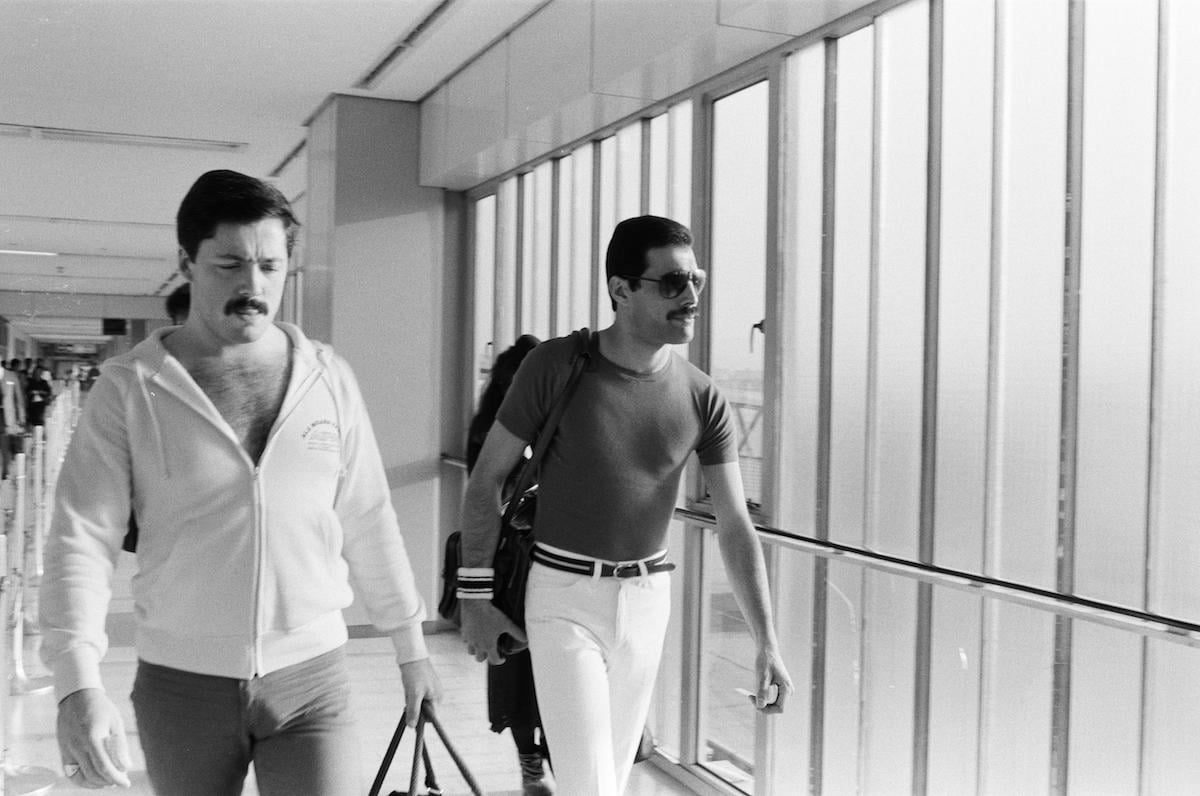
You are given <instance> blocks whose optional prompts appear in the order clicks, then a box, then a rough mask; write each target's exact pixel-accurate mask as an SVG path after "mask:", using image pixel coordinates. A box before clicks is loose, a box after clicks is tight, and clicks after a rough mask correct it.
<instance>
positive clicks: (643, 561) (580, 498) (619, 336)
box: [459, 216, 792, 796]
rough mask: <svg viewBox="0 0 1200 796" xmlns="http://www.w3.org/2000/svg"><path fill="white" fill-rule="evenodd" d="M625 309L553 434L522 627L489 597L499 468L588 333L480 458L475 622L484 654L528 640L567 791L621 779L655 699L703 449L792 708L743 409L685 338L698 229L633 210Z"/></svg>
mask: <svg viewBox="0 0 1200 796" xmlns="http://www.w3.org/2000/svg"><path fill="white" fill-rule="evenodd" d="M605 272H606V275H607V277H608V293H609V297H610V299H611V301H612V305H613V309H614V310H615V312H616V317H615V319H614V321H613V324H612V325H611V326H609V327H608V328H607V329H604V330H602V331H601V332H599V333H598V334H596V335H593V337H592V342H591V346H590V351H589V362H588V365H587V368H586V370H585V371H584V373H583V376H582V378H581V379H580V381H579V384H578V386H577V387H576V389H575V392H574V393H573V394H572V395H571V397H570V401H569V403H568V404H567V409H566V412H565V413H564V414H563V417H562V419H561V420H560V421H559V426H558V431H557V433H556V434H555V436H554V438H553V441H552V442H551V445H550V448H549V449H548V451H547V453H546V455H545V459H544V460H543V464H542V466H541V473H540V479H539V489H538V494H539V497H538V507H537V517H536V518H535V520H534V536H535V537H536V539H537V544H536V546H535V548H534V556H533V558H534V564H533V568H532V570H531V571H530V575H529V584H528V591H527V594H526V600H525V622H526V630H525V632H524V633H523V632H522V631H521V630H520V629H519V628H518V627H517V626H516V625H514V624H513V623H512V622H511V621H509V620H508V618H507V617H505V616H504V615H503V614H502V613H501V612H500V611H499V610H498V609H497V608H496V607H495V606H493V605H492V604H491V602H490V599H489V598H490V596H491V595H490V594H489V593H488V592H487V588H486V587H487V586H488V585H491V584H490V583H489V581H488V579H489V575H490V573H491V570H490V569H489V567H490V565H491V560H492V554H493V551H494V550H495V548H496V540H497V522H496V515H497V506H498V502H499V494H500V487H501V484H502V483H503V482H504V478H505V476H506V474H507V473H508V472H509V471H510V470H511V469H512V467H513V465H514V464H515V463H516V462H517V460H518V459H519V458H520V456H521V453H522V451H523V450H524V449H525V446H526V445H527V444H529V442H530V441H531V440H532V439H533V437H534V436H535V435H536V433H537V431H538V429H539V428H541V426H542V423H543V422H544V421H545V418H546V415H547V414H548V412H549V409H550V406H551V404H552V402H553V401H554V398H555V396H556V395H557V394H558V391H559V390H560V389H561V387H562V385H563V384H564V382H565V381H566V379H567V376H568V373H569V371H570V360H571V354H572V349H573V346H574V343H573V341H572V340H571V339H570V338H559V339H557V340H551V341H548V342H546V343H543V344H542V345H540V346H538V347H537V348H535V349H534V350H533V351H532V352H530V353H529V355H528V356H527V357H526V358H525V360H524V362H523V363H522V365H521V368H520V370H518V371H517V375H516V378H515V379H514V381H513V385H512V387H511V388H510V390H509V392H508V395H507V396H506V397H505V399H504V402H503V403H502V404H501V407H500V411H499V413H498V415H497V422H496V423H495V424H494V425H493V426H492V430H491V432H490V433H489V434H488V437H487V440H486V442H485V443H484V446H483V450H482V451H481V452H480V454H479V459H478V460H477V462H476V464H475V469H474V471H473V473H472V475H471V480H470V482H469V485H468V487H467V494H466V499H465V508H464V512H463V521H462V526H463V534H462V539H463V554H462V558H463V564H464V570H465V571H463V570H460V580H464V581H467V582H469V583H470V584H471V586H472V587H471V588H470V589H464V590H462V591H460V592H459V597H460V598H462V599H461V603H460V604H461V606H462V632H463V637H464V639H465V641H466V642H467V648H468V651H469V652H470V653H471V654H472V655H474V656H475V657H476V659H477V660H481V661H482V660H487V661H489V662H490V663H498V662H500V661H501V660H502V659H503V653H502V652H501V651H500V649H499V645H498V640H499V639H500V637H501V636H503V635H505V634H507V635H509V636H511V637H512V638H514V639H516V641H517V642H518V643H520V644H524V643H526V642H527V643H528V645H529V649H530V652H531V654H532V658H533V671H534V681H535V683H536V686H537V693H538V704H539V708H540V710H541V715H542V723H543V727H544V729H545V732H546V740H547V742H548V743H549V746H550V749H551V750H552V751H553V766H554V777H555V780H556V781H557V784H558V789H559V792H561V793H565V794H571V796H613V795H614V794H618V793H621V792H622V791H623V790H624V788H625V785H626V782H627V780H628V777H629V773H630V769H631V767H632V765H633V759H634V753H635V752H636V750H637V747H638V742H639V740H640V737H641V731H642V727H643V725H644V724H645V721H646V716H647V714H648V712H649V706H650V697H651V692H652V690H653V685H654V679H655V676H656V674H657V670H658V663H659V658H660V657H661V653H662V646H663V639H664V636H665V633H666V627H667V619H668V614H669V611H670V581H669V575H668V574H667V573H668V571H669V570H670V569H673V568H674V567H673V565H671V564H670V563H669V562H668V561H667V552H666V550H665V546H666V538H667V530H668V526H669V524H670V522H671V518H672V514H673V509H674V506H675V499H676V495H677V494H678V490H679V482H680V478H681V477H682V475H683V472H684V469H685V466H686V464H687V461H688V459H689V458H690V455H691V453H692V451H695V452H696V454H697V456H698V458H699V461H700V465H701V470H702V472H703V474H704V478H705V481H706V482H707V485H708V491H709V493H710V494H711V496H712V500H713V506H714V508H715V511H716V515H717V533H718V537H719V539H720V546H721V555H722V558H723V560H724V563H725V567H726V569H727V570H728V572H729V574H730V580H731V581H732V585H733V590H734V594H735V596H736V598H737V601H738V604H739V606H740V607H741V610H742V613H743V614H744V615H745V617H746V619H747V622H748V623H749V625H750V630H751V632H752V633H753V635H754V639H755V642H756V644H757V647H758V655H757V664H756V665H757V672H756V677H755V682H754V683H752V685H753V686H754V688H755V690H756V692H757V693H756V694H755V696H754V699H755V706H756V707H757V708H758V709H760V710H763V711H766V712H770V713H774V712H779V711H781V710H782V709H783V705H784V702H785V700H786V698H787V695H788V694H789V693H790V692H791V691H792V683H791V680H790V678H789V677H788V673H787V671H786V669H785V667H784V665H783V661H782V658H781V656H780V652H779V643H778V640H777V638H776V635H775V629H774V626H773V625H774V623H773V619H772V615H771V609H770V602H769V597H768V591H767V577H766V568H765V566H764V564H763V556H762V548H761V546H760V545H759V542H758V538H757V536H756V535H755V531H754V527H753V525H752V524H751V521H750V516H749V513H748V512H747V509H746V501H745V496H744V493H743V488H742V481H741V474H740V471H739V468H738V460H737V439H736V432H735V429H734V425H733V419H732V414H731V411H730V407H729V404H728V402H727V401H726V400H725V398H724V397H723V396H722V395H721V393H720V391H719V390H718V389H717V388H716V386H715V385H714V384H713V382H712V379H710V378H709V376H708V375H707V374H705V373H704V372H703V371H701V370H699V369H698V368H696V367H695V366H693V365H692V364H691V363H689V362H688V361H687V360H685V359H684V358H683V357H681V356H679V355H678V354H676V353H675V352H673V351H672V350H671V348H670V346H672V345H677V344H681V343H687V342H689V341H690V340H691V339H692V337H693V335H694V333H695V322H696V312H697V307H698V304H699V300H700V292H701V291H702V290H703V289H704V284H705V273H704V272H703V271H702V270H700V269H699V268H698V267H697V266H696V257H695V254H694V253H693V251H692V237H691V233H690V232H689V231H688V229H687V228H686V227H684V226H683V225H682V224H679V223H677V222H675V221H672V220H670V219H666V218H661V217H658V216H641V217H638V218H631V219H627V220H625V221H622V222H621V223H620V224H618V225H617V227H616V229H615V230H614V232H613V236H612V240H611V241H610V243H609V246H608V252H607V255H606V258H605Z"/></svg>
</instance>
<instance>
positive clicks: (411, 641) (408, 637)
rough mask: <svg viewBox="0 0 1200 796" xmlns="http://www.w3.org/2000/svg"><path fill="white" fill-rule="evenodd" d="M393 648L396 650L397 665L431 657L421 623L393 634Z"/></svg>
mask: <svg viewBox="0 0 1200 796" xmlns="http://www.w3.org/2000/svg"><path fill="white" fill-rule="evenodd" d="M391 637H392V646H394V647H395V648H396V663H398V664H401V663H411V662H413V661H419V660H422V659H424V658H428V657H429V650H428V649H426V647H425V632H424V631H423V630H422V629H421V623H420V622H417V623H416V624H414V625H411V626H409V627H402V628H400V629H399V630H395V631H393V632H392V634H391Z"/></svg>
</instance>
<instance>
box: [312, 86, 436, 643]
mask: <svg viewBox="0 0 1200 796" xmlns="http://www.w3.org/2000/svg"><path fill="white" fill-rule="evenodd" d="M419 140H420V107H419V105H417V104H415V103H408V102H397V101H390V100H378V99H371V98H363V97H353V96H341V95H334V96H332V97H330V98H329V100H328V101H327V102H326V103H325V104H324V105H323V106H322V107H321V109H320V110H319V111H318V112H317V113H316V114H315V115H314V116H313V118H312V120H311V121H310V123H309V138H308V168H309V178H308V190H307V193H306V195H305V201H306V206H307V219H306V220H305V228H304V229H305V248H304V262H303V265H302V269H303V277H302V283H301V284H302V291H303V297H302V301H301V318H300V321H301V324H302V326H303V327H304V330H305V332H306V333H307V334H308V335H309V336H311V337H313V338H315V339H318V340H323V341H325V342H329V343H331V344H332V345H333V347H334V350H335V351H337V352H338V353H339V354H341V355H342V356H343V357H345V358H346V359H347V360H348V361H349V362H350V364H351V366H352V367H353V368H354V371H355V374H356V375H357V377H358V381H359V384H360V386H361V388H362V393H363V396H364V398H365V400H366V403H367V408H368V410H369V411H370V413H371V419H372V422H373V424H374V426H375V435H376V437H377V439H378V440H379V446H380V450H381V452H382V454H383V460H384V466H385V467H386V468H387V473H388V481H389V484H390V485H391V488H392V501H393V503H394V504H395V507H396V511H397V513H398V514H399V516H400V522H401V528H402V531H403V533H404V539H405V543H406V545H407V547H408V551H409V555H410V556H411V558H412V563H413V569H414V572H415V574H416V577H417V583H418V587H419V588H420V590H421V594H422V596H423V597H424V598H425V601H426V604H427V606H428V608H429V614H430V616H429V618H430V619H431V620H433V619H436V606H437V594H438V590H439V589H440V584H441V581H440V559H441V550H440V547H441V543H440V541H439V538H440V534H439V520H440V518H441V515H442V513H443V512H442V509H441V506H440V498H439V494H440V485H439V481H440V468H439V456H440V453H441V446H442V440H441V435H442V418H443V415H444V413H443V396H442V393H443V382H442V369H441V364H442V361H443V350H444V348H445V347H446V345H447V341H446V340H445V339H444V331H443V317H442V316H443V311H442V309H443V302H444V300H445V289H444V285H443V281H444V273H445V272H447V271H451V272H457V271H458V267H459V266H458V263H457V259H458V253H457V252H456V251H455V250H454V249H453V248H452V247H448V246H447V245H446V241H447V226H449V227H450V232H451V235H450V237H454V238H456V237H457V236H456V235H455V234H454V231H455V230H456V229H457V223H458V222H457V221H456V220H454V219H453V216H454V215H456V212H451V213H450V216H451V219H450V220H448V212H447V207H451V208H454V207H458V206H459V205H460V203H459V202H458V201H451V202H450V203H449V204H448V203H447V198H446V195H445V192H444V191H443V190H442V189H440V188H423V187H421V186H420V185H419V183H418V179H419V178H418V175H419V164H418V142H419ZM451 259H453V260H455V261H454V262H449V263H448V260H451ZM450 348H451V349H452V348H453V344H451V345H450ZM348 620H349V621H350V622H351V623H361V622H365V621H366V619H365V615H364V614H363V613H362V612H361V611H356V610H355V609H352V610H351V612H350V614H349V616H348Z"/></svg>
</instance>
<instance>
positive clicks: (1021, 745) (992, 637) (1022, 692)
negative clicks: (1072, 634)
mask: <svg viewBox="0 0 1200 796" xmlns="http://www.w3.org/2000/svg"><path fill="white" fill-rule="evenodd" d="M984 634H985V636H984V639H985V640H984V661H983V667H984V669H983V671H984V691H983V703H982V712H983V716H982V723H983V729H982V732H983V736H982V743H981V748H980V755H981V758H980V778H979V779H980V785H981V791H982V792H983V793H994V794H1009V793H1022V794H1024V793H1030V794H1033V793H1045V792H1046V791H1047V790H1048V788H1049V781H1050V773H1049V772H1050V707H1051V704H1052V702H1051V677H1052V673H1053V671H1054V665H1053V664H1054V615H1053V614H1050V613H1046V612H1041V611H1036V610H1033V609H1030V608H1025V607H1022V606H1014V605H1009V604H1008V603H1001V602H993V603H991V604H990V605H988V606H987V611H986V618H985V620H984Z"/></svg>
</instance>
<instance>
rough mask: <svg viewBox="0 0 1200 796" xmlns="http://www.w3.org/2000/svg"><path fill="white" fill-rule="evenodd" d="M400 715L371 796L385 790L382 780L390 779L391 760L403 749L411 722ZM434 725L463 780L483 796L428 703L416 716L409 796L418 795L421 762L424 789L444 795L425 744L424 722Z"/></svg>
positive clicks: (376, 776) (474, 795) (474, 792)
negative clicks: (397, 751) (406, 731)
mask: <svg viewBox="0 0 1200 796" xmlns="http://www.w3.org/2000/svg"><path fill="white" fill-rule="evenodd" d="M404 719H405V717H404V716H401V717H400V721H399V723H398V724H397V725H396V732H395V733H393V734H392V740H391V743H389V744H388V748H387V752H386V753H384V755H383V762H382V763H380V765H379V771H378V772H376V774H375V781H374V782H372V783H371V790H370V792H369V796H379V791H380V790H381V789H382V788H383V780H384V779H385V778H386V777H387V772H388V769H389V768H391V766H392V760H393V759H394V758H395V757H396V750H397V749H398V748H399V747H400V739H401V738H402V737H403V736H404V730H405V728H406V727H408V723H407V722H406V721H405V720H404ZM426 722H428V723H430V724H432V725H433V729H434V730H436V731H437V734H438V737H439V738H441V740H442V745H443V746H445V747H446V751H447V752H448V753H449V754H450V759H451V760H453V761H454V765H456V766H458V772H459V773H460V774H462V777H463V779H464V780H465V781H466V783H467V787H468V788H470V789H471V793H472V794H473V796H483V789H482V788H480V787H479V783H478V782H476V781H475V777H474V776H472V774H471V771H470V769H468V768H467V764H466V761H464V760H463V758H462V755H460V754H459V753H458V750H457V749H456V748H454V744H452V743H451V742H450V738H449V737H447V735H446V730H445V728H443V727H442V723H441V722H440V721H439V720H438V717H437V714H436V713H434V711H433V705H431V704H430V703H429V702H428V701H425V702H422V703H421V715H419V716H418V717H417V727H416V736H415V738H416V743H415V745H414V746H413V764H412V772H411V773H410V775H409V780H408V792H409V794H416V793H417V780H418V779H420V776H421V763H422V761H424V765H425V786H426V787H427V788H429V792H430V793H441V790H440V789H439V787H438V783H437V778H436V777H435V776H434V773H433V766H432V765H431V763H430V759H429V749H428V747H426V745H425V723H426Z"/></svg>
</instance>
